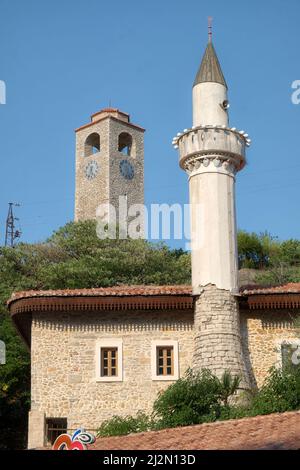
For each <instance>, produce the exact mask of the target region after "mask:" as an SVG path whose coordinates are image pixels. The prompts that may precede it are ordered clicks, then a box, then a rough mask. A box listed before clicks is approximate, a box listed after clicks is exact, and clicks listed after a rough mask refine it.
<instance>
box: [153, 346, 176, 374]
mask: <svg viewBox="0 0 300 470" xmlns="http://www.w3.org/2000/svg"><path fill="white" fill-rule="evenodd" d="M160 347H161V348H162V349H164V348H167V347H169V348H173V374H168V375H159V374H158V349H159V348H160ZM151 378H152V380H159V381H174V380H178V379H179V345H178V341H177V340H170V339H163V340H154V341H151Z"/></svg>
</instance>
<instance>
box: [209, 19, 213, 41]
mask: <svg viewBox="0 0 300 470" xmlns="http://www.w3.org/2000/svg"><path fill="white" fill-rule="evenodd" d="M212 22H213V17H212V16H209V17H208V42H212Z"/></svg>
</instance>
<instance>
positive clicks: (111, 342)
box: [96, 338, 123, 382]
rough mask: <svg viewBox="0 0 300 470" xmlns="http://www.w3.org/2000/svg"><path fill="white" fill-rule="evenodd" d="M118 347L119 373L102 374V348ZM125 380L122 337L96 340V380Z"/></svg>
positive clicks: (117, 366) (117, 365)
mask: <svg viewBox="0 0 300 470" xmlns="http://www.w3.org/2000/svg"><path fill="white" fill-rule="evenodd" d="M103 349H116V351H117V353H116V355H117V364H116V368H117V374H116V375H102V371H103V370H102V350H103ZM122 381H123V341H122V339H120V338H107V339H101V340H98V341H97V342H96V382H122Z"/></svg>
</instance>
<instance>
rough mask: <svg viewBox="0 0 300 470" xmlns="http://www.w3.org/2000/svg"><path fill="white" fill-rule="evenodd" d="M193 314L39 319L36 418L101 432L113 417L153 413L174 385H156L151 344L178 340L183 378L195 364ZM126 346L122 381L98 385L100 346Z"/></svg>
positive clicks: (34, 332) (91, 314) (35, 352)
mask: <svg viewBox="0 0 300 470" xmlns="http://www.w3.org/2000/svg"><path fill="white" fill-rule="evenodd" d="M193 336H194V332H193V314H192V312H191V311H182V312H181V311H173V312H171V313H170V312H168V311H160V312H158V311H153V312H151V311H147V312H144V313H143V312H137V311H131V312H130V311H127V312H97V313H96V312H83V313H79V312H78V313H76V312H74V313H72V314H64V313H62V312H61V313H60V314H59V315H57V314H55V313H53V314H51V313H45V312H44V313H35V314H34V315H33V321H32V346H31V349H32V352H31V364H32V366H31V367H32V370H31V390H32V402H31V410H32V412H34V411H38V412H42V413H45V416H46V418H49V417H50V418H51V417H66V418H67V420H68V427H69V428H76V427H77V426H79V425H81V426H85V427H86V428H87V429H88V428H89V429H95V428H97V427H98V426H99V425H100V424H101V422H102V421H104V420H105V419H108V418H111V417H112V416H113V415H121V416H125V415H135V414H136V413H137V412H138V411H139V410H141V411H144V412H151V410H152V404H153V401H154V400H155V398H156V397H157V394H158V392H159V391H160V390H162V389H165V388H167V387H168V386H169V385H170V383H173V382H172V380H171V381H159V380H157V381H156V380H152V377H151V341H152V340H164V339H169V340H177V341H178V345H179V374H180V376H183V375H184V373H185V371H186V370H187V369H188V367H190V366H191V363H192V351H193ZM104 338H110V339H111V338H112V339H118V338H122V340H123V381H122V382H97V381H96V349H95V348H96V341H97V340H99V339H100V340H101V339H104Z"/></svg>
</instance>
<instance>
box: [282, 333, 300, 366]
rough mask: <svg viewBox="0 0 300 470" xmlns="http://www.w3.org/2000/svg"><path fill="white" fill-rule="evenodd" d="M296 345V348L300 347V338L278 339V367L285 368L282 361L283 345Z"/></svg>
mask: <svg viewBox="0 0 300 470" xmlns="http://www.w3.org/2000/svg"><path fill="white" fill-rule="evenodd" d="M284 345H286V346H294V347H295V350H296V349H297V348H298V347H300V339H298V338H295V337H294V338H287V339H280V340H277V342H276V346H277V367H279V368H280V369H281V370H283V368H284V365H283V361H282V349H281V348H282V346H284Z"/></svg>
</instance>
